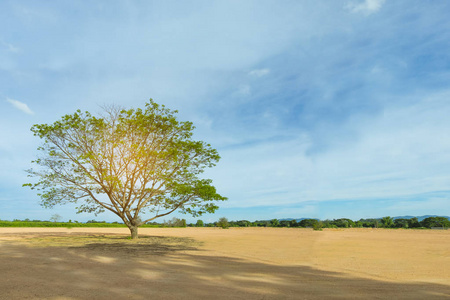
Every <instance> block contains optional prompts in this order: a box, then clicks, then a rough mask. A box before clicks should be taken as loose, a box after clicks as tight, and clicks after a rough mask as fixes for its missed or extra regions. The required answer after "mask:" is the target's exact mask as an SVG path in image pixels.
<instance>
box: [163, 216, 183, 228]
mask: <svg viewBox="0 0 450 300" xmlns="http://www.w3.org/2000/svg"><path fill="white" fill-rule="evenodd" d="M163 226H164V227H186V226H187V225H186V220H185V219H178V218H175V217H174V218H172V219H171V220H169V221H164V224H163Z"/></svg>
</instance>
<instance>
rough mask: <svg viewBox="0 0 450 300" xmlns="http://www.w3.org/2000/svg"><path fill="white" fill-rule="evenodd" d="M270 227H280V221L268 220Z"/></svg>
mask: <svg viewBox="0 0 450 300" xmlns="http://www.w3.org/2000/svg"><path fill="white" fill-rule="evenodd" d="M270 226H272V227H278V226H280V221H279V220H278V219H272V220H270Z"/></svg>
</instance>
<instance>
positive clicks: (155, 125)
mask: <svg viewBox="0 0 450 300" xmlns="http://www.w3.org/2000/svg"><path fill="white" fill-rule="evenodd" d="M176 113H177V111H172V110H169V109H167V108H166V107H165V106H164V105H158V104H157V103H155V102H154V101H153V100H152V99H150V101H149V102H148V103H146V104H145V108H144V109H140V108H138V109H119V108H117V107H106V108H104V110H103V113H102V115H100V116H98V117H96V116H93V115H91V114H90V113H89V112H81V111H80V110H77V111H76V112H75V113H74V114H72V115H65V116H63V117H62V118H61V119H60V120H58V121H56V122H54V123H53V124H37V125H33V126H32V128H31V131H32V132H33V133H34V135H35V136H38V137H39V138H41V139H42V140H43V145H42V146H40V147H39V148H38V150H39V152H40V153H41V156H40V157H39V158H38V159H36V160H34V161H33V163H34V164H36V165H37V166H38V168H37V169H30V170H27V172H28V173H29V176H31V177H36V178H37V179H38V181H37V182H36V183H27V184H24V186H30V187H31V188H32V189H37V190H39V194H38V195H39V196H40V197H41V205H43V206H44V207H48V208H51V207H53V206H55V205H57V204H66V203H77V204H78V206H77V212H78V213H80V212H93V213H95V214H98V213H100V212H103V211H105V210H108V211H111V212H113V213H114V214H116V215H117V216H118V217H119V218H120V219H122V220H123V222H124V223H125V224H126V225H127V226H128V228H129V229H130V231H131V236H132V237H133V238H137V236H138V234H137V232H138V231H137V228H138V227H139V226H140V225H141V224H144V223H146V222H150V221H152V220H154V219H156V218H159V217H162V216H166V215H168V214H170V213H172V212H174V211H175V210H178V211H180V212H181V213H188V214H192V215H193V216H194V217H196V216H199V215H202V214H203V213H212V212H214V211H215V210H216V209H217V208H218V206H217V205H216V201H223V200H226V198H225V197H223V196H221V195H219V194H218V193H217V192H216V189H215V187H214V186H213V185H212V181H211V180H210V179H202V178H200V177H199V175H200V174H201V173H202V172H203V171H204V170H205V169H206V168H209V167H213V166H215V164H216V163H217V162H218V161H219V159H220V156H219V154H218V152H217V151H216V150H215V149H213V148H212V147H211V145H209V144H207V143H205V142H203V141H195V140H193V138H192V135H193V130H194V126H193V124H192V123H191V122H180V121H178V120H177V119H176V116H175V114H176ZM144 216H145V217H144ZM141 218H143V219H141Z"/></svg>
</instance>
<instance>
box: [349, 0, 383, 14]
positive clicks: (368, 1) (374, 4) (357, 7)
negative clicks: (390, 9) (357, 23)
mask: <svg viewBox="0 0 450 300" xmlns="http://www.w3.org/2000/svg"><path fill="white" fill-rule="evenodd" d="M385 1H386V0H364V1H363V2H350V3H348V4H347V6H346V7H347V9H348V10H350V11H351V12H354V13H365V14H372V13H375V12H377V11H379V10H380V8H381V7H382V6H383V4H384V2H385Z"/></svg>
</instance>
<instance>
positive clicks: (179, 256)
mask: <svg viewBox="0 0 450 300" xmlns="http://www.w3.org/2000/svg"><path fill="white" fill-rule="evenodd" d="M127 231H128V230H127V229H126V228H124V229H117V228H79V229H77V228H73V229H66V228H0V274H2V280H1V281H0V299H108V300H114V299H214V300H217V299H450V230H446V231H444V230H442V231H441V230H434V231H431V230H426V231H425V230H423V231H421V230H383V229H375V230H372V229H346V230H324V231H313V230H310V229H294V228H292V229H289V228H245V229H244V228H235V229H229V230H223V229H218V228H180V229H151V228H149V229H140V235H141V237H142V238H141V239H139V240H138V241H132V240H128V239H127V238H126V235H128V232H127Z"/></svg>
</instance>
